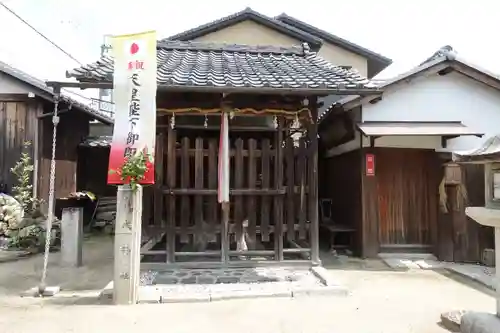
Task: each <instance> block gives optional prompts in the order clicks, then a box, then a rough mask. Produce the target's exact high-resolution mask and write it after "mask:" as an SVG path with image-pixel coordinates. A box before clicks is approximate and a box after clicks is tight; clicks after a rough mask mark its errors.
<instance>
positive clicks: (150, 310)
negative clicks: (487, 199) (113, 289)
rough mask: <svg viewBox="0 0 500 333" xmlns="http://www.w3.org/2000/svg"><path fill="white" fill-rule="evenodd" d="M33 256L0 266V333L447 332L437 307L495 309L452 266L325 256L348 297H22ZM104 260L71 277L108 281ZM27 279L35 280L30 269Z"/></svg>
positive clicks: (486, 295)
mask: <svg viewBox="0 0 500 333" xmlns="http://www.w3.org/2000/svg"><path fill="white" fill-rule="evenodd" d="M97 246H98V245H95V244H94V247H97ZM36 260H39V259H37V258H32V259H27V260H23V261H19V262H18V263H17V266H15V265H16V264H14V263H9V264H8V265H9V267H10V269H15V268H17V269H18V271H17V273H12V272H11V273H8V274H7V273H6V270H5V269H4V268H5V267H7V266H5V265H6V264H2V265H1V266H0V283H1V284H0V286H2V287H3V289H2V290H3V291H4V296H0V333H3V332H6V333H25V332H26V333H27V332H30V333H31V332H36V333H38V332H51V333H60V332H74V333H83V332H89V333H95V332H106V333H113V332H120V333H128V332H139V331H141V332H148V331H157V330H162V331H164V330H168V331H169V332H175V333H183V332H206V333H211V332H218V333H225V332H234V331H237V332H239V333H244V332H252V333H255V332H257V331H258V332H259V333H267V332H272V333H281V332H282V333H295V332H297V333H298V332H301V333H302V332H314V333H320V332H325V333H326V332H328V333H332V332H342V333H351V332H352V333H409V332H418V333H438V332H447V331H446V330H445V329H444V328H441V327H440V326H439V325H438V324H437V322H438V321H439V316H440V314H441V313H442V312H445V311H450V310H455V309H471V310H475V311H486V312H493V311H494V309H495V303H494V299H493V297H492V296H491V292H490V291H489V290H487V289H486V288H484V287H482V286H480V285H479V284H474V283H472V282H468V281H466V280H463V279H461V278H458V277H455V276H453V275H450V274H449V273H444V272H435V271H427V270H425V271H424V270H418V271H412V270H409V271H406V272H394V271H391V270H388V268H387V267H386V266H385V265H383V264H381V263H380V261H377V260H373V261H361V260H354V259H350V260H345V261H343V262H338V261H336V260H335V259H332V258H331V257H325V260H324V262H325V266H326V267H328V268H329V269H331V270H332V271H333V274H335V276H336V277H338V279H339V282H340V283H342V284H344V285H346V286H347V287H348V288H349V289H350V290H351V292H352V294H351V295H350V296H347V297H343V296H311V297H303V298H300V299H286V298H271V299H245V300H231V301H217V302H210V303H180V304H143V305H137V306H111V305H102V304H96V302H95V298H94V296H95V293H89V294H88V296H89V297H88V298H85V297H81V298H68V299H55V298H53V299H44V300H42V299H33V298H23V299H21V298H19V297H16V296H14V295H12V293H6V291H9V290H12V288H14V289H15V288H17V289H19V288H20V285H22V284H23V283H21V282H19V281H13V280H11V279H10V278H8V277H9V276H10V277H14V278H15V279H21V280H22V278H21V276H24V275H23V274H22V273H21V271H19V270H22V269H26V266H27V267H32V266H33V265H34V264H33V262H31V261H36ZM26 262H28V263H29V264H26ZM102 262H103V263H104V260H103V261H102ZM106 266H109V264H107V265H104V264H103V266H102V267H101V266H99V264H94V268H93V269H94V270H96V269H97V270H98V271H99V270H101V272H100V273H92V272H91V271H92V270H91V269H87V271H86V272H85V273H82V274H83V275H82V277H81V278H78V277H77V276H74V278H75V281H73V282H72V284H74V285H76V286H77V287H78V286H79V287H80V288H81V289H86V288H85V287H86V286H91V285H94V284H98V282H99V283H100V282H101V281H105V280H106V279H108V281H109V277H107V276H106V274H108V273H109V272H107V271H105V268H106V269H108V270H109V268H107V267H106ZM23 267H24V268H23ZM57 272H58V268H57V266H56V267H54V266H53V274H55V273H57ZM102 275H104V276H102ZM33 276H35V275H33ZM86 277H89V278H91V279H90V281H89V282H87V283H85V282H83V281H81V280H82V279H85V278H86ZM29 279H33V277H32V275H29ZM25 284H27V283H25ZM104 284H105V283H103V285H104ZM9 285H12V286H13V287H12V288H11V287H9ZM88 289H91V288H88ZM2 290H0V292H2ZM9 294H10V296H9Z"/></svg>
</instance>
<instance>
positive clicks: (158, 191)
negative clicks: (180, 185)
mask: <svg viewBox="0 0 500 333" xmlns="http://www.w3.org/2000/svg"><path fill="white" fill-rule="evenodd" d="M163 146H164V136H163V133H162V132H160V133H157V134H156V147H155V178H156V179H155V186H154V193H153V195H154V209H153V214H154V217H153V219H154V225H155V227H159V226H162V227H163V221H164V220H163V192H162V187H163V178H164V177H163V176H164V175H163Z"/></svg>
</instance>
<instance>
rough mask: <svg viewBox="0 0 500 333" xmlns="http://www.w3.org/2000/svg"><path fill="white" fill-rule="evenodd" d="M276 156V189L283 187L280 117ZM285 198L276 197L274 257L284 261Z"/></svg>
mask: <svg viewBox="0 0 500 333" xmlns="http://www.w3.org/2000/svg"><path fill="white" fill-rule="evenodd" d="M274 146H275V148H274V149H275V157H274V188H275V190H276V191H279V190H281V188H282V187H283V158H282V157H283V120H282V119H280V118H279V117H278V129H277V132H276V137H275V144H274ZM282 206H283V198H282V197H281V195H279V194H278V195H276V196H275V197H274V253H275V254H274V258H275V260H277V261H283V260H284V256H283V207H282Z"/></svg>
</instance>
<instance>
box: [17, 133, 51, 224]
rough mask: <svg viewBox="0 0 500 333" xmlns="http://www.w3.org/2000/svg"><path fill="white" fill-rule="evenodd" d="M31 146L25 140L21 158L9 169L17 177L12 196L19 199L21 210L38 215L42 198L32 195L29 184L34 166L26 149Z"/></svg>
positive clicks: (31, 187) (31, 188)
mask: <svg viewBox="0 0 500 333" xmlns="http://www.w3.org/2000/svg"><path fill="white" fill-rule="evenodd" d="M30 146H31V142H30V141H26V142H25V143H24V145H23V152H22V153H21V158H20V159H19V161H17V163H16V165H15V166H14V167H13V168H11V169H10V171H11V172H12V174H14V175H15V176H16V178H17V185H16V186H14V187H13V188H12V192H13V195H14V198H15V199H16V200H17V201H19V203H20V204H21V206H22V207H23V210H24V212H25V213H26V214H29V215H38V216H39V215H40V214H41V213H40V206H41V204H42V203H43V200H40V199H37V198H35V197H34V196H33V185H32V184H31V176H32V173H33V170H34V166H33V164H32V163H31V157H30V156H29V153H28V149H29V147H30Z"/></svg>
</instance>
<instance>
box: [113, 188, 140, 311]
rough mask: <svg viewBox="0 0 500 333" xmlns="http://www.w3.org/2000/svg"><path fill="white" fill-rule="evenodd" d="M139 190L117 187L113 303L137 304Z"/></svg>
mask: <svg viewBox="0 0 500 333" xmlns="http://www.w3.org/2000/svg"><path fill="white" fill-rule="evenodd" d="M141 219H142V186H139V187H138V188H137V190H136V191H135V192H133V191H132V189H131V188H130V186H128V185H122V186H118V193H117V203H116V222H115V244H114V258H115V260H114V275H113V300H114V303H115V304H136V303H137V297H138V289H139V275H140V250H141Z"/></svg>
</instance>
